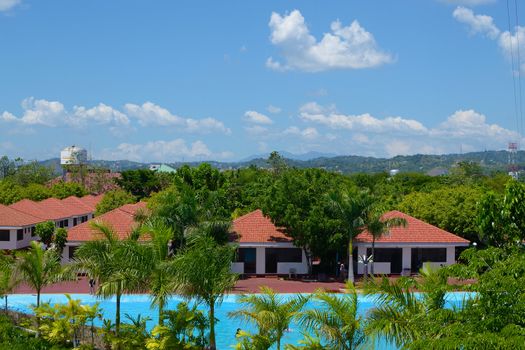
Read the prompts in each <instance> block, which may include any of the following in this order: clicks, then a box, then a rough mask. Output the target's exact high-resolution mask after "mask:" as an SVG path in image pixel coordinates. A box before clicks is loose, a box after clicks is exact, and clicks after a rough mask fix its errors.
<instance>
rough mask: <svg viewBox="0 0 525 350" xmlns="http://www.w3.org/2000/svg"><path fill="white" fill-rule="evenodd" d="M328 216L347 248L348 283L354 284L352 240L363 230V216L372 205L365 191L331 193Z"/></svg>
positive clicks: (328, 196)
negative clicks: (335, 224)
mask: <svg viewBox="0 0 525 350" xmlns="http://www.w3.org/2000/svg"><path fill="white" fill-rule="evenodd" d="M327 198H328V204H327V205H328V207H329V212H328V214H329V215H330V217H332V218H333V220H334V221H335V222H336V223H337V226H336V227H337V231H336V232H337V235H338V236H339V237H340V239H341V240H342V241H343V242H344V243H345V246H346V247H348V281H349V282H351V283H352V284H353V283H354V259H353V252H354V246H353V241H354V238H355V237H356V236H357V235H358V234H360V233H361V232H362V231H363V229H364V228H365V226H364V225H365V219H364V216H365V214H366V212H367V210H369V208H370V207H371V206H372V205H373V203H374V198H373V197H372V196H370V195H369V193H368V192H367V191H362V192H359V193H353V192H349V191H345V192H343V191H339V192H332V193H329V194H328V195H327Z"/></svg>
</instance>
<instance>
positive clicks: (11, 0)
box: [0, 0, 22, 12]
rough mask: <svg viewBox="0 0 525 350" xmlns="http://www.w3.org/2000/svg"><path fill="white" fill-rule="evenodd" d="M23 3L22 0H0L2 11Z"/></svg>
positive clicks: (0, 9) (0, 10)
mask: <svg viewBox="0 0 525 350" xmlns="http://www.w3.org/2000/svg"><path fill="white" fill-rule="evenodd" d="M21 3H22V0H0V12H3V11H9V10H11V9H12V8H13V7H15V6H17V5H20V4H21Z"/></svg>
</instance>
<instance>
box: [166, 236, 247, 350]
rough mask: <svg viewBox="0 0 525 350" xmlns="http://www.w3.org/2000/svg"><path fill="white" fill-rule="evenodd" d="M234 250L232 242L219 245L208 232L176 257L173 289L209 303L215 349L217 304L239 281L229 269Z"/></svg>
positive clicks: (211, 338)
mask: <svg viewBox="0 0 525 350" xmlns="http://www.w3.org/2000/svg"><path fill="white" fill-rule="evenodd" d="M235 249H236V247H234V246H230V245H224V246H220V245H217V243H216V242H215V240H213V239H212V238H210V237H208V236H206V235H198V236H196V238H195V240H194V241H193V242H191V243H190V244H189V246H188V247H187V248H185V249H184V250H183V251H182V252H180V253H179V254H178V255H177V256H176V257H175V264H174V267H175V271H174V280H175V284H174V287H175V289H174V290H175V291H176V292H178V293H180V294H182V295H184V296H186V297H188V298H195V299H196V300H197V301H199V302H202V303H204V304H206V305H207V306H208V308H209V315H208V320H209V322H210V336H209V339H210V341H209V345H210V348H212V349H215V348H216V342H215V307H216V305H217V304H220V303H221V302H222V299H223V297H224V294H225V293H226V292H228V291H229V290H231V289H232V288H233V287H234V286H235V282H236V280H237V275H235V274H233V273H232V272H231V271H230V269H231V263H232V261H233V256H234V254H235Z"/></svg>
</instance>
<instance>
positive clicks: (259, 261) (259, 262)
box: [255, 247, 266, 275]
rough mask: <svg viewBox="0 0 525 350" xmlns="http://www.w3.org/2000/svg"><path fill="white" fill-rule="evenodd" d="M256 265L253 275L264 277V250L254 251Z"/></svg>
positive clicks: (261, 248)
mask: <svg viewBox="0 0 525 350" xmlns="http://www.w3.org/2000/svg"><path fill="white" fill-rule="evenodd" d="M255 256H256V265H255V267H256V268H255V273H256V274H258V275H264V274H265V273H266V248H264V247H257V248H256V250H255Z"/></svg>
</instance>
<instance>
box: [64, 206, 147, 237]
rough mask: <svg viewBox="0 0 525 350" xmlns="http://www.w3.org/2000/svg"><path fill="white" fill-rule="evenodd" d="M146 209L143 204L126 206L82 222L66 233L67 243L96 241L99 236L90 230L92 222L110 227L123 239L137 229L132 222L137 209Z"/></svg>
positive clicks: (135, 224)
mask: <svg viewBox="0 0 525 350" xmlns="http://www.w3.org/2000/svg"><path fill="white" fill-rule="evenodd" d="M143 208H146V203H145V202H139V203H136V204H126V205H124V206H122V207H120V208H117V209H113V210H112V211H108V212H107V213H104V214H102V215H100V216H98V217H96V218H95V219H93V220H90V221H87V222H84V223H82V224H80V225H78V226H75V227H73V228H72V229H70V230H69V231H68V233H67V240H68V241H70V242H71V241H77V242H78V241H81V242H84V241H91V240H93V239H97V238H98V237H99V236H98V234H97V232H96V230H93V229H92V228H91V226H90V225H91V222H92V221H98V222H102V223H104V224H106V225H108V226H110V227H111V228H112V229H113V230H114V231H115V233H116V234H117V236H118V238H119V239H125V238H127V237H128V236H129V234H130V233H131V232H132V231H133V229H134V228H135V227H137V223H136V222H135V220H134V215H135V213H136V212H137V211H138V210H139V209H143Z"/></svg>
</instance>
